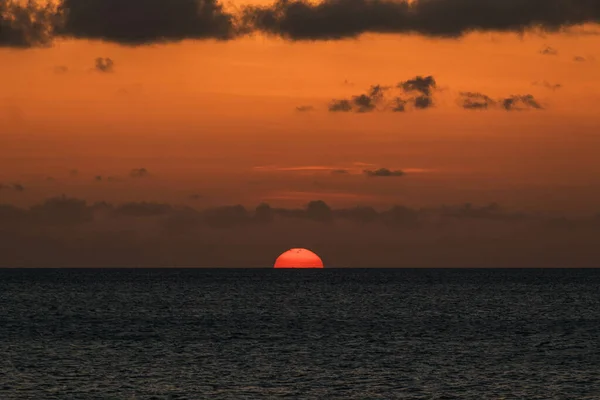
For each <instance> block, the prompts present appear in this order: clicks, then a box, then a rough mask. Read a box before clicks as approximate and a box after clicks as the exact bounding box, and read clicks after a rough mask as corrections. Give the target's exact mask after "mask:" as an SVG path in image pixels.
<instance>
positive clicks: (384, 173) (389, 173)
mask: <svg viewBox="0 0 600 400" xmlns="http://www.w3.org/2000/svg"><path fill="white" fill-rule="evenodd" d="M363 173H364V174H365V175H367V176H372V177H400V176H404V175H405V174H404V171H401V170H395V171H393V170H390V169H387V168H379V169H375V170H370V169H365V170H364V171H363Z"/></svg>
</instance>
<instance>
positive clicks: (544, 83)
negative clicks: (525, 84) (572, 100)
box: [532, 81, 562, 90]
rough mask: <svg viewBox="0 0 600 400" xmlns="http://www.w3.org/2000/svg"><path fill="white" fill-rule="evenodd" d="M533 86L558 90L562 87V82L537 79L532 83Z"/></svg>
mask: <svg viewBox="0 0 600 400" xmlns="http://www.w3.org/2000/svg"><path fill="white" fill-rule="evenodd" d="M532 85H533V86H541V87H544V88H546V89H550V90H558V89H560V88H562V85H561V84H560V83H550V82H548V81H535V82H533V83H532Z"/></svg>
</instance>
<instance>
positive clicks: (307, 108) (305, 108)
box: [296, 106, 315, 112]
mask: <svg viewBox="0 0 600 400" xmlns="http://www.w3.org/2000/svg"><path fill="white" fill-rule="evenodd" d="M314 109H315V108H314V107H313V106H298V107H296V111H298V112H309V111H314Z"/></svg>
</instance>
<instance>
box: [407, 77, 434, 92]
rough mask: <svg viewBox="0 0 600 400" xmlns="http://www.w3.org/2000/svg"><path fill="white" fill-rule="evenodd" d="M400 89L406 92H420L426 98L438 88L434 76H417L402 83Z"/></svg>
mask: <svg viewBox="0 0 600 400" xmlns="http://www.w3.org/2000/svg"><path fill="white" fill-rule="evenodd" d="M398 87H400V88H402V89H403V90H404V91H405V92H420V93H422V94H423V95H424V96H430V95H431V91H432V90H433V89H435V88H436V82H435V78H434V77H433V76H426V77H422V76H417V77H415V78H413V79H409V80H407V81H404V82H400V83H399V84H398Z"/></svg>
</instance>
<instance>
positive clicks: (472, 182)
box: [0, 33, 600, 211]
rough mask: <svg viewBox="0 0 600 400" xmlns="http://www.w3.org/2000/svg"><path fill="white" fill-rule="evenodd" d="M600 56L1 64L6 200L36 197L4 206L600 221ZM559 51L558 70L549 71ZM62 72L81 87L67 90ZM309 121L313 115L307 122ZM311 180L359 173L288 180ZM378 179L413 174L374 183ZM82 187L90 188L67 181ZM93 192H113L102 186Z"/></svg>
mask: <svg viewBox="0 0 600 400" xmlns="http://www.w3.org/2000/svg"><path fill="white" fill-rule="evenodd" d="M599 40H600V39H599V37H598V36H595V35H568V34H552V35H546V36H544V37H542V36H540V35H534V34H527V35H525V36H524V37H518V36H517V35H514V34H490V33H486V34H472V35H469V36H467V37H465V38H463V39H460V40H440V39H436V40H433V39H423V38H420V37H415V36H402V35H366V36H362V37H360V38H359V39H356V40H344V41H330V42H318V43H317V42H308V43H290V42H286V41H283V40H280V39H273V38H266V37H262V36H254V37H251V38H244V39H238V40H234V41H228V42H219V43H216V42H212V41H187V42H183V43H177V44H168V45H156V46H140V47H135V48H134V47H125V46H117V45H114V44H108V43H103V42H87V41H83V40H71V41H57V42H56V43H55V44H54V46H53V47H51V48H48V49H28V50H8V49H0V57H1V59H2V63H1V64H0V87H2V92H1V93H0V183H11V182H19V183H21V184H23V185H24V186H25V187H26V188H27V190H26V191H25V192H23V193H13V192H9V191H7V190H3V191H0V200H2V201H9V202H15V203H31V202H34V201H39V199H41V198H43V197H46V196H49V195H56V194H62V193H66V194H69V195H76V196H82V197H86V198H89V199H93V200H100V199H107V200H113V199H116V200H121V201H125V200H138V199H143V200H161V201H173V202H180V203H186V202H191V200H190V199H189V196H190V195H192V194H199V195H200V199H198V200H195V202H196V203H194V204H198V205H205V204H206V205H208V204H223V203H239V202H241V203H246V204H256V203H257V202H258V201H261V200H266V201H269V202H271V203H274V204H278V203H281V204H286V205H287V204H303V203H305V202H306V201H308V200H311V199H314V198H321V199H323V200H326V201H328V202H331V203H333V204H336V203H340V204H342V203H344V204H346V203H351V204H356V203H361V204H374V205H389V204H393V203H398V202H401V203H408V204H411V205H425V204H440V203H443V202H464V201H472V202H484V201H499V202H501V203H503V204H509V205H513V206H516V207H529V208H535V207H538V208H551V209H552V208H555V209H562V210H567V211H578V210H581V211H588V210H593V209H595V210H598V209H600V206H598V204H600V159H598V156H597V155H598V154H600V129H599V128H600V118H598V116H597V115H598V113H597V108H598V107H599V106H600V94H599V93H600V79H599V78H600V69H599V68H598V62H600V53H599V50H598V43H599ZM546 46H552V47H553V48H556V49H557V50H558V55H555V56H547V55H541V54H540V53H539V51H540V50H541V49H543V48H544V47H546ZM575 56H582V57H585V58H586V60H587V61H585V62H576V61H574V60H573V58H574V57H575ZM97 57H109V58H111V59H112V60H114V72H113V73H101V72H98V71H94V60H95V59H96V58H97ZM596 60H597V61H596ZM59 66H64V67H66V68H67V69H68V70H67V71H66V72H64V73H58V72H57V71H56V68H57V67H59ZM416 75H433V76H434V77H435V79H436V81H437V83H438V87H439V90H437V91H436V93H435V96H434V97H435V99H436V106H435V108H433V109H429V110H424V111H409V112H406V113H384V112H373V113H367V114H355V113H351V114H336V113H329V112H328V111H327V105H328V103H329V101H330V100H331V99H334V98H342V97H349V96H352V95H356V94H360V93H363V92H364V91H365V90H366V89H368V87H369V86H370V85H373V84H384V85H387V84H389V85H392V84H396V83H398V82H400V81H403V80H406V79H410V78H413V77H414V76H416ZM536 81H537V82H541V81H547V82H550V83H553V84H554V83H559V84H561V85H562V87H561V88H560V89H558V90H549V89H548V88H545V87H542V86H535V85H533V84H532V83H533V82H536ZM461 91H477V92H483V93H485V94H487V95H489V96H491V97H495V98H496V97H502V96H510V95H515V94H532V95H534V96H535V97H536V98H537V99H538V101H539V102H540V103H541V104H542V105H543V106H544V108H545V109H544V110H531V111H523V112H506V111H503V110H490V111H467V110H463V109H461V108H460V107H459V106H458V104H457V103H456V97H457V95H458V93H459V92H461ZM302 105H310V106H312V107H314V111H311V112H305V113H300V112H297V111H296V109H295V108H296V107H297V106H302ZM357 163H364V165H363V164H357ZM260 166H270V168H267V169H264V168H263V169H260V168H256V167H260ZM303 166H304V167H306V166H320V167H328V168H329V167H330V168H333V169H336V168H340V169H342V168H343V169H349V171H350V172H351V173H350V174H348V176H334V175H332V174H331V173H330V172H329V170H322V169H321V170H320V169H318V168H317V169H314V170H311V169H308V170H307V169H302V170H278V168H283V169H285V168H289V167H303ZM140 167H145V168H147V169H148V170H149V171H150V173H151V174H150V176H149V177H148V178H147V179H146V178H144V179H140V180H132V179H131V178H130V177H129V176H128V174H129V171H130V170H131V169H132V168H140ZM380 167H386V168H390V169H407V172H408V173H407V175H406V176H405V177H402V178H381V179H379V178H367V177H365V176H364V175H362V174H361V170H362V169H364V168H380ZM73 169H77V170H78V171H79V173H78V175H77V176H70V174H69V171H70V170H73ZM411 169H412V171H413V172H410V171H411ZM418 169H423V170H424V171H418ZM96 175H102V176H104V177H108V176H113V177H114V178H116V179H115V180H114V181H113V182H106V181H104V182H101V183H100V182H94V179H93V178H94V176H96ZM48 177H52V178H53V180H48Z"/></svg>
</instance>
